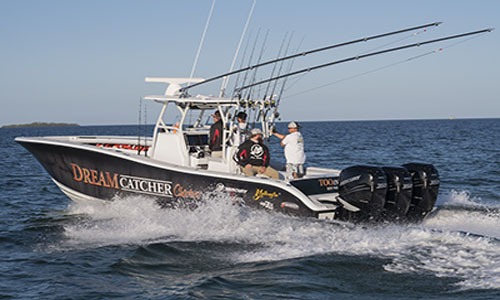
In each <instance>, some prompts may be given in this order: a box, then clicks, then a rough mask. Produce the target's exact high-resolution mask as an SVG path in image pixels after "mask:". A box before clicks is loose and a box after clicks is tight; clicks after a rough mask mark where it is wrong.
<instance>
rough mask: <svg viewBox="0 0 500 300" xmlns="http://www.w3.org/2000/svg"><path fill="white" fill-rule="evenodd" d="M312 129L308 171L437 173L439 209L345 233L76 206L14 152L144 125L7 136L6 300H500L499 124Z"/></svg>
mask: <svg viewBox="0 0 500 300" xmlns="http://www.w3.org/2000/svg"><path fill="white" fill-rule="evenodd" d="M302 125H303V129H302V132H303V135H304V138H305V143H306V151H307V157H308V163H309V164H310V165H318V166H324V167H335V168H344V167H347V166H350V165H354V164H373V165H380V166H382V165H401V164H404V163H407V162H414V161H419V162H427V163H432V164H434V165H435V166H436V168H437V169H438V171H439V173H440V176H441V182H442V183H441V189H440V193H439V196H438V202H437V206H438V209H437V210H436V211H435V212H434V213H433V214H432V215H430V216H429V218H428V219H426V220H425V222H423V223H422V224H418V225H390V224H386V225H379V226H375V227H368V226H354V227H350V226H346V227H341V226H338V225H335V224H331V223H328V222H322V221H318V220H310V219H302V218H294V217H289V216H284V215H278V214H273V213H268V212H265V211H261V210H249V209H246V208H243V207H238V206H234V205H232V204H231V203H230V201H227V199H224V198H223V197H219V198H217V199H215V200H211V201H210V202H207V203H204V204H203V205H202V206H201V207H200V208H199V209H197V210H195V211H183V210H165V209H160V208H158V207H157V206H156V205H154V204H153V203H152V202H151V201H150V200H149V199H147V198H140V197H138V198H125V199H116V201H114V202H113V203H108V204H101V203H94V204H75V203H72V202H71V201H70V200H69V199H68V198H67V197H65V196H64V195H63V194H62V193H61V192H60V191H59V190H58V189H57V187H56V186H55V184H54V183H53V182H52V181H51V179H50V178H49V176H48V175H47V173H46V172H45V171H44V170H43V169H42V168H41V166H40V165H39V164H38V163H37V161H36V160H35V159H34V158H33V157H32V156H31V155H30V154H29V153H28V152H27V151H26V150H25V149H24V148H22V147H21V146H20V145H18V144H16V143H15V142H14V140H13V139H14V138H15V137H17V136H34V135H73V134H74V135H77V134H78V135H90V134H119V135H122V134H132V135H134V134H137V132H138V128H137V126H101V127H90V126H83V127H60V128H26V129H0V137H1V138H0V144H1V147H0V172H1V173H0V253H1V255H0V299H113V298H117V299H468V300H470V299H500V119H477V120H472V119H471V120H420V121H417V120H415V121H359V122H305V123H303V124H302ZM278 129H279V130H280V131H282V132H283V131H284V129H285V124H279V126H278ZM141 131H142V130H141ZM270 146H271V149H272V151H273V155H274V157H275V158H276V159H277V160H278V161H283V155H282V150H281V149H280V147H279V145H278V141H277V140H276V139H272V140H271V141H270Z"/></svg>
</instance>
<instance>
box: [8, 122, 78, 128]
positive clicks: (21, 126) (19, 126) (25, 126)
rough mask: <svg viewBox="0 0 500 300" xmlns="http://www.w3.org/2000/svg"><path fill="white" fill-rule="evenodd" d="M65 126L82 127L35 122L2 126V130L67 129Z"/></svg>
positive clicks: (72, 124) (71, 124) (70, 124)
mask: <svg viewBox="0 0 500 300" xmlns="http://www.w3.org/2000/svg"><path fill="white" fill-rule="evenodd" d="M65 126H80V125H79V124H76V123H53V122H33V123H28V124H12V125H4V126H2V128H29V127H65Z"/></svg>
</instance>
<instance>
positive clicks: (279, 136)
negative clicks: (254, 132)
mask: <svg viewBox="0 0 500 300" xmlns="http://www.w3.org/2000/svg"><path fill="white" fill-rule="evenodd" d="M273 135H274V136H275V137H277V138H279V139H280V140H282V139H284V138H285V136H286V135H284V134H281V133H279V132H273Z"/></svg>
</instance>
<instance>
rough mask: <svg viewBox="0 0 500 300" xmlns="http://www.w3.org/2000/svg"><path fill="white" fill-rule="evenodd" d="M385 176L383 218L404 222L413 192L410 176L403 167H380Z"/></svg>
mask: <svg viewBox="0 0 500 300" xmlns="http://www.w3.org/2000/svg"><path fill="white" fill-rule="evenodd" d="M382 169H383V170H384V172H385V173H386V175H387V195H386V200H385V206H384V208H385V211H384V218H386V219H389V220H404V219H405V216H406V214H407V213H408V210H409V209H410V203H411V199H412V192H413V180H412V175H411V173H410V172H409V171H408V169H406V168H403V167H392V166H391V167H382Z"/></svg>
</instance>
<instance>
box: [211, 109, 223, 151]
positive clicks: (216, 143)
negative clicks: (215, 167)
mask: <svg viewBox="0 0 500 300" xmlns="http://www.w3.org/2000/svg"><path fill="white" fill-rule="evenodd" d="M212 118H213V119H214V123H213V124H212V126H210V140H209V145H208V147H209V148H210V151H211V153H212V157H222V134H223V133H222V127H223V124H222V119H221V116H220V112H219V111H218V110H217V111H215V113H214V114H213V115H212Z"/></svg>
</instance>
